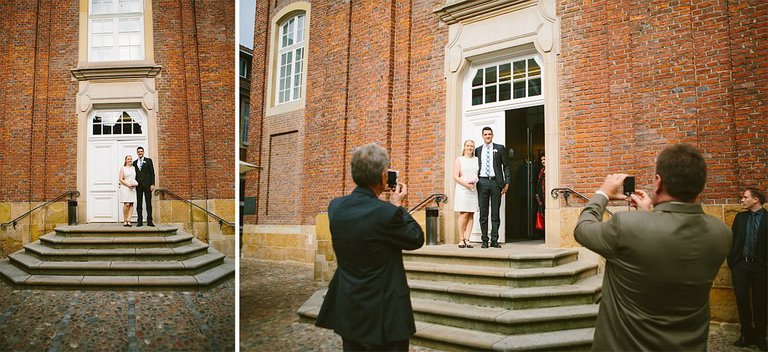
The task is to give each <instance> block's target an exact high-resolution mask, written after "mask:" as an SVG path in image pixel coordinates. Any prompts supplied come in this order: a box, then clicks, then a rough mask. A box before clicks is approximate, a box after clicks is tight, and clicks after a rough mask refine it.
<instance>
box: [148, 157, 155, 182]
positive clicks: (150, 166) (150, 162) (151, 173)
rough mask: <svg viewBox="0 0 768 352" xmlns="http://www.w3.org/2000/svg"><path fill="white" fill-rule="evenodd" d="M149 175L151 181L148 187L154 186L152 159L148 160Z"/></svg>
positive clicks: (153, 163) (153, 164)
mask: <svg viewBox="0 0 768 352" xmlns="http://www.w3.org/2000/svg"><path fill="white" fill-rule="evenodd" d="M149 173H150V177H151V179H152V182H151V183H150V185H154V184H155V162H154V161H152V159H149Z"/></svg>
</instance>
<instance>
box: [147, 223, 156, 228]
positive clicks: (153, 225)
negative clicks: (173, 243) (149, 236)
mask: <svg viewBox="0 0 768 352" xmlns="http://www.w3.org/2000/svg"><path fill="white" fill-rule="evenodd" d="M147 226H152V227H155V224H153V223H151V222H148V223H147Z"/></svg>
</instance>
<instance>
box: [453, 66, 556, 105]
mask: <svg viewBox="0 0 768 352" xmlns="http://www.w3.org/2000/svg"><path fill="white" fill-rule="evenodd" d="M528 60H534V61H535V62H536V64H537V65H538V66H539V73H538V75H533V76H528ZM519 61H525V63H526V70H525V76H524V77H522V78H516V77H515V71H514V64H515V63H516V62H519ZM504 64H509V65H510V77H509V80H506V81H504V83H509V84H510V91H509V94H510V98H509V99H508V100H499V99H500V82H499V80H498V76H499V67H500V66H501V65H504ZM489 67H496V72H497V73H496V75H497V81H496V82H495V83H486V82H485V81H484V82H483V83H482V84H481V85H480V86H479V87H482V88H483V94H482V95H481V96H482V97H483V102H482V103H480V104H476V105H472V89H473V88H474V89H477V88H478V86H473V85H472V81H473V79H474V78H475V75H476V73H477V71H479V70H485V69H487V68H489ZM534 79H539V80H540V82H541V83H540V85H539V89H540V92H539V94H538V95H528V92H529V89H530V87H529V82H530V81H531V80H534ZM465 82H466V83H465V92H466V94H465V99H466V102H467V107H468V109H469V110H476V109H482V108H486V107H493V106H497V105H509V104H517V103H525V102H528V101H538V100H541V99H543V96H544V86H543V85H544V83H543V82H544V72H543V63H542V60H541V59H540V58H539V56H538V55H535V54H531V55H523V56H515V57H512V58H507V59H503V60H495V61H493V62H484V63H477V64H475V65H473V66H472V67H471V68H470V70H469V71H468V72H467V78H466V80H465ZM516 82H517V83H520V82H524V83H525V92H526V96H524V97H520V98H515V83H516ZM489 86H494V87H496V101H494V102H489V103H486V102H485V88H486V87H489Z"/></svg>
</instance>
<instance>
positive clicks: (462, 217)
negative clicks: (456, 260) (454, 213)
mask: <svg viewBox="0 0 768 352" xmlns="http://www.w3.org/2000/svg"><path fill="white" fill-rule="evenodd" d="M466 227H467V213H465V212H463V211H462V212H460V213H459V243H461V242H462V241H464V233H465V232H466Z"/></svg>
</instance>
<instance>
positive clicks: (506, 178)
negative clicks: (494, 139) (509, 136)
mask: <svg viewBox="0 0 768 352" xmlns="http://www.w3.org/2000/svg"><path fill="white" fill-rule="evenodd" d="M501 171H502V172H503V173H504V183H506V184H510V182H511V181H512V175H511V174H510V172H509V161H508V160H507V148H506V147H504V146H502V147H501Z"/></svg>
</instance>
